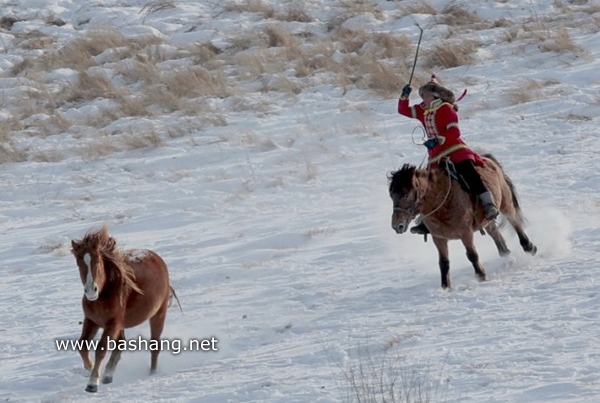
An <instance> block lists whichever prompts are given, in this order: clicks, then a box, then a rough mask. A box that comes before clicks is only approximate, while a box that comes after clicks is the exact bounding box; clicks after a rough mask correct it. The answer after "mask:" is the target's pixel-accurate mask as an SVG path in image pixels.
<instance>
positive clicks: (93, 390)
mask: <svg viewBox="0 0 600 403" xmlns="http://www.w3.org/2000/svg"><path fill="white" fill-rule="evenodd" d="M85 391H86V392H90V393H96V392H98V385H88V386H86V387H85Z"/></svg>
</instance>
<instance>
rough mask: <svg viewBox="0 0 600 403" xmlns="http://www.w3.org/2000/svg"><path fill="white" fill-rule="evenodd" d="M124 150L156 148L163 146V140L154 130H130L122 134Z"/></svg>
mask: <svg viewBox="0 0 600 403" xmlns="http://www.w3.org/2000/svg"><path fill="white" fill-rule="evenodd" d="M122 141H123V145H124V147H125V149H127V150H137V149H140V148H157V147H160V146H161V145H163V140H162V138H161V137H160V135H159V134H158V133H157V132H156V131H155V130H147V131H142V132H139V131H137V130H134V129H132V128H130V129H129V130H127V132H125V133H123V134H122Z"/></svg>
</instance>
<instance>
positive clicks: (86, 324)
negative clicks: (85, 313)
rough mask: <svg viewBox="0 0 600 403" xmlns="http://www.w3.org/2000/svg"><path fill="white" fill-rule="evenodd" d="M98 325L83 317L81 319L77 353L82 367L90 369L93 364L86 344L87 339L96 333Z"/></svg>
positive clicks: (90, 338)
mask: <svg viewBox="0 0 600 403" xmlns="http://www.w3.org/2000/svg"><path fill="white" fill-rule="evenodd" d="M99 328H100V326H98V325H97V324H95V323H94V322H92V321H91V320H89V319H88V318H85V319H84V320H83V327H82V328H81V336H80V337H79V346H80V350H79V355H80V356H81V359H82V360H83V367H84V368H85V369H87V370H88V371H90V370H91V369H92V367H93V366H94V362H93V361H92V359H91V358H90V350H89V346H88V341H90V340H92V339H93V338H94V336H96V333H98V329H99Z"/></svg>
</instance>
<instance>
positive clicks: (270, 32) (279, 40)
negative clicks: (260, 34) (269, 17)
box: [264, 25, 299, 48]
mask: <svg viewBox="0 0 600 403" xmlns="http://www.w3.org/2000/svg"><path fill="white" fill-rule="evenodd" d="M264 32H265V35H266V36H267V46H269V47H270V48H274V47H294V48H297V47H298V46H299V43H298V39H296V38H295V37H294V36H293V35H292V34H290V33H289V32H288V31H287V30H286V29H285V28H284V27H282V26H281V25H270V26H268V27H266V28H265V29H264Z"/></svg>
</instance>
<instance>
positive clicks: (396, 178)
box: [388, 164, 417, 194]
mask: <svg viewBox="0 0 600 403" xmlns="http://www.w3.org/2000/svg"><path fill="white" fill-rule="evenodd" d="M415 169H417V167H415V166H414V165H411V164H404V165H402V168H400V169H399V170H397V171H394V172H391V173H389V174H388V182H389V183H390V189H389V191H390V194H392V193H397V194H402V193H404V192H405V191H406V190H407V189H410V188H412V177H413V175H414V173H415Z"/></svg>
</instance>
